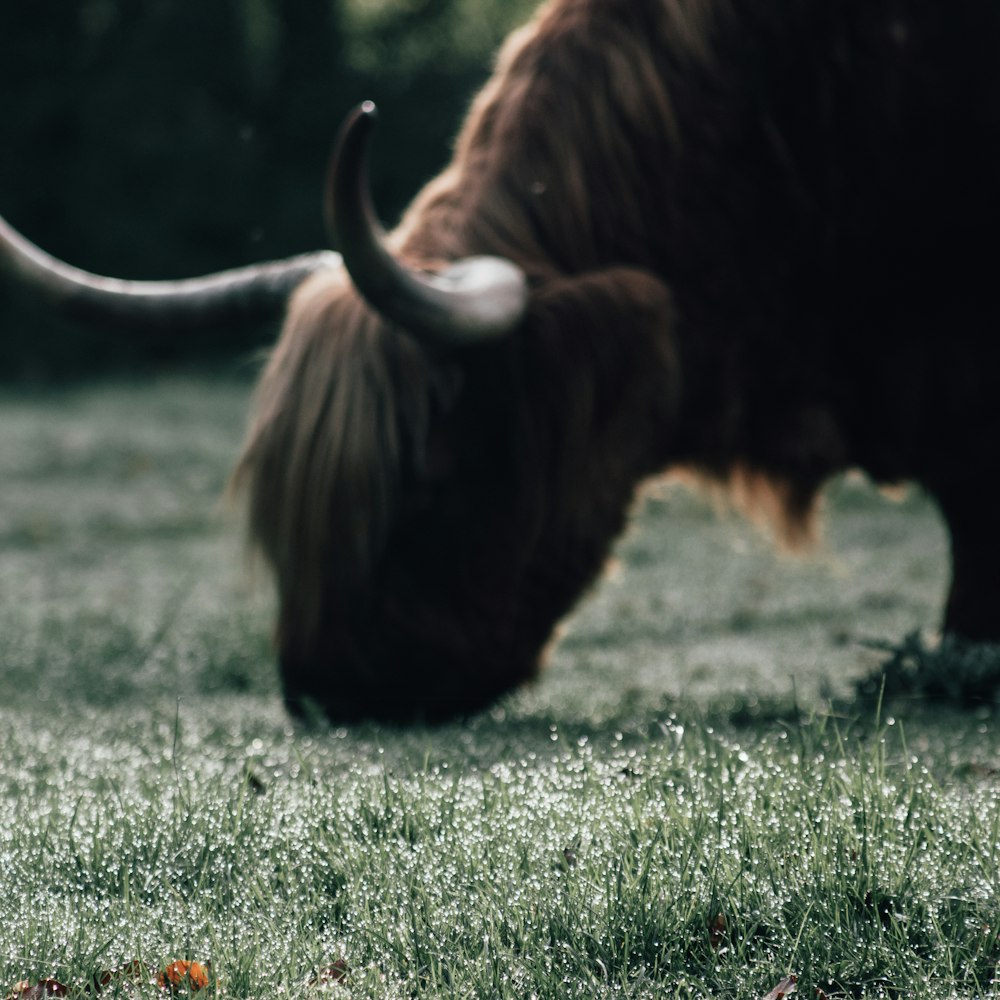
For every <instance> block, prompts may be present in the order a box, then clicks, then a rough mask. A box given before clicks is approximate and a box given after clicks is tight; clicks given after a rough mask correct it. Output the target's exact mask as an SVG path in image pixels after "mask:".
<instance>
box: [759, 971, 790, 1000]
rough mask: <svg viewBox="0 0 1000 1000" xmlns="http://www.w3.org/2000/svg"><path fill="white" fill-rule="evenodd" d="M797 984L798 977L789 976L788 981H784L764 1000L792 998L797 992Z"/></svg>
mask: <svg viewBox="0 0 1000 1000" xmlns="http://www.w3.org/2000/svg"><path fill="white" fill-rule="evenodd" d="M797 982H798V977H797V976H789V977H788V978H787V979H782V980H781V982H780V983H778V985H777V986H775V987H774V989H773V990H771V992H770V993H768V994H767V995H766V996H765V997H763V1000H781V998H782V997H789V996H791V995H792V994H793V993H794V992H795V984H796V983H797Z"/></svg>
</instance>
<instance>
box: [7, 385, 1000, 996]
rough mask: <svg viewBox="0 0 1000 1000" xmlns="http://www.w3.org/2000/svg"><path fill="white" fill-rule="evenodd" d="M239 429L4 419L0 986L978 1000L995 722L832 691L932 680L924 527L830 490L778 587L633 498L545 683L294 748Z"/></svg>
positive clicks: (140, 416) (963, 711) (238, 395)
mask: <svg viewBox="0 0 1000 1000" xmlns="http://www.w3.org/2000/svg"><path fill="white" fill-rule="evenodd" d="M248 395H249V386H248V385H246V384H243V383H241V382H237V381H225V380H213V379H204V380H198V379H187V380H165V381H158V382H151V383H148V384H144V385H141V386H136V385H115V384H107V385H101V386H97V387H94V388H92V389H86V388H83V389H76V390H72V391H67V392H66V393H65V394H60V393H50V394H47V395H46V396H45V397H44V398H32V397H30V396H28V395H26V394H8V395H7V396H5V397H0V427H4V428H6V429H7V431H9V433H8V434H7V435H6V436H5V438H4V440H3V441H0V517H2V523H0V538H2V539H5V542H4V544H3V546H2V547H0V796H2V801H3V805H4V815H5V821H4V823H3V824H0V886H2V889H3V891H2V893H0V990H4V991H5V990H6V989H7V988H8V987H9V986H12V985H13V984H14V983H16V982H19V981H22V980H25V979H27V980H28V981H29V982H37V981H38V980H41V979H44V978H50V977H51V978H53V979H56V980H58V981H60V982H62V983H64V984H66V985H68V986H70V987H72V988H73V989H76V990H77V991H79V992H80V995H83V993H82V991H83V988H84V986H85V984H87V983H90V982H92V980H93V977H94V975H95V974H100V973H101V972H102V971H105V970H117V969H121V968H122V967H123V966H126V965H128V964H130V963H131V962H132V961H133V960H136V959H138V960H140V961H141V962H142V963H143V964H144V966H145V967H147V968H148V969H150V970H156V969H163V968H164V967H166V965H167V963H169V962H172V961H174V960H180V959H183V960H194V961H198V962H207V961H211V972H212V975H211V983H210V985H209V986H208V987H206V989H207V990H209V991H210V992H214V993H216V994H218V995H221V996H231V997H240V998H242V997H246V998H258V997H264V996H272V995H287V996H291V997H319V996H357V997H369V996H378V997H463V998H464V997H477V998H478V997H483V998H487V997H488V998H505V997H510V998H515V997H516V998H519V1000H520V998H525V997H531V996H536V997H553V998H564V997H565V998H573V997H587V998H593V997H598V998H604V997H607V998H611V997H627V998H654V997H655V998H662V997H671V996H678V997H750V998H753V997H763V996H764V995H765V994H767V992H768V991H769V990H771V989H772V988H773V987H774V986H775V985H776V984H778V983H779V982H780V981H781V980H782V979H783V978H784V977H785V976H787V975H788V974H790V973H794V974H796V975H797V976H798V985H799V993H800V994H801V995H804V996H808V995H816V994H815V992H814V991H815V990H816V989H820V990H822V991H823V993H824V994H825V995H826V996H828V997H834V996H841V997H847V996H850V997H896V996H920V997H942V998H944V997H951V996H956V997H958V996H961V997H970V996H983V997H985V996H991V995H994V992H995V991H994V988H993V986H992V980H993V978H994V976H995V973H996V965H997V961H998V960H1000V945H998V936H1000V923H998V913H1000V893H998V884H997V883H998V876H997V851H998V850H1000V810H998V806H997V803H998V795H1000V792H998V783H1000V779H998V773H1000V771H998V745H1000V738H998V731H997V730H998V727H997V720H996V715H995V710H994V707H993V705H992V703H991V702H989V701H986V702H981V703H979V704H978V705H977V706H976V707H974V708H971V709H970V708H966V707H962V706H961V705H958V706H956V705H953V704H947V703H944V702H943V701H942V700H941V699H940V698H939V697H938V694H939V692H937V691H932V690H931V689H930V688H928V687H927V686H926V685H925V686H924V687H923V688H921V689H920V690H913V689H912V688H911V689H907V690H905V691H902V690H901V691H899V692H898V697H897V691H896V689H894V688H892V687H891V686H890V684H889V682H888V681H887V682H886V685H885V688H884V689H882V688H881V687H880V689H879V692H877V693H876V694H875V695H874V696H873V697H871V698H870V699H869V698H858V697H856V693H855V692H856V686H857V684H858V683H859V682H862V680H863V678H865V677H867V676H868V675H869V673H870V672H871V670H872V669H873V668H875V667H877V666H878V665H879V663H881V662H884V660H885V659H886V652H885V649H884V648H883V646H885V645H886V644H888V645H889V646H891V647H892V648H893V649H902V650H907V651H908V653H907V655H911V654H912V655H913V656H916V655H917V652H915V650H917V646H916V645H914V644H913V642H911V640H908V639H907V638H906V637H907V636H908V635H909V634H910V633H913V632H914V631H915V630H918V629H924V630H925V638H924V639H922V640H921V642H922V643H924V645H923V646H921V647H920V648H921V649H924V648H925V647H926V648H929V649H933V648H934V646H933V643H932V642H931V640H929V639H927V638H926V630H928V629H931V628H932V627H933V624H934V622H935V621H936V618H937V615H938V613H939V607H940V603H941V600H942V596H943V589H944V582H945V571H946V566H945V554H946V553H945V545H944V534H943V531H942V529H941V525H940V522H939V521H938V519H937V517H936V515H935V513H934V511H933V510H932V509H931V507H930V506H929V505H928V504H927V503H926V502H925V501H924V500H923V499H922V498H920V496H919V495H911V496H909V497H908V498H907V499H905V500H904V501H903V502H902V503H895V504H893V503H889V502H887V501H886V500H885V499H884V498H882V497H880V496H879V495H878V494H877V493H875V492H874V491H872V490H870V489H869V488H867V487H865V486H863V485H862V484H859V483H856V482H853V481H845V482H843V483H839V484H837V485H836V487H835V489H834V490H833V491H832V494H831V497H830V503H829V508H830V509H829V515H828V528H827V533H826V541H825V543H824V545H823V546H822V547H821V548H820V549H819V550H818V551H817V552H815V553H813V554H811V555H808V556H807V557H805V558H804V559H798V560H792V559H789V558H787V557H784V556H781V555H778V554H776V553H775V552H774V551H773V550H772V549H771V548H770V547H769V545H768V544H767V543H766V541H765V540H764V539H762V538H761V537H760V536H759V535H758V534H756V533H755V532H754V530H753V529H750V528H748V527H747V526H746V525H744V524H742V523H740V522H739V521H736V520H734V519H731V518H728V517H725V516H720V515H719V514H718V513H717V512H714V511H713V510H712V509H711V507H710V506H708V505H706V504H705V503H704V502H702V501H701V500H698V499H696V498H693V497H691V496H690V495H688V494H686V493H682V492H677V491H675V490H673V489H668V490H657V491H655V492H654V493H653V494H652V495H651V496H650V497H649V498H648V499H647V500H646V501H645V503H644V505H643V506H642V508H641V509H640V510H639V511H638V512H637V515H636V519H635V524H634V525H633V527H632V529H631V530H630V532H629V534H628V535H627V537H626V538H625V539H623V541H622V544H621V546H620V547H619V552H618V558H619V560H620V562H621V564H622V567H621V570H620V572H617V573H615V574H614V575H613V576H612V577H611V578H609V579H608V580H607V581H605V582H604V583H603V585H602V586H601V587H600V588H599V589H598V590H597V591H596V592H595V593H594V594H593V595H592V596H591V597H590V598H589V599H588V601H587V602H586V603H585V604H584V606H583V607H582V608H581V609H580V611H579V612H578V613H577V614H576V615H575V616H574V617H573V619H572V620H571V621H570V622H569V623H568V635H567V637H566V639H565V641H564V642H563V643H562V645H561V646H559V647H558V648H557V650H556V652H555V654H554V656H553V660H552V663H551V664H550V666H549V667H548V669H547V670H546V672H545V673H544V674H543V676H542V678H541V679H540V680H539V682H538V683H537V684H535V685H533V686H532V687H530V688H527V689H525V690H523V691H520V692H517V693H515V694H513V695H511V696H509V697H507V698H505V699H504V700H502V701H501V702H500V703H499V704H498V705H497V706H495V707H494V708H493V709H492V710H491V711H488V712H485V713H483V714H482V715H481V716H479V717H477V718H475V719H472V720H470V721H468V722H467V723H464V724H455V725H448V726H442V727H439V728H435V729H426V728H421V727H413V728H409V729H402V730H396V729H390V728H380V727H376V726H372V725H359V726H355V727H350V728H336V729H328V728H322V727H321V728H319V729H316V730H301V729H297V728H295V727H294V726H293V725H292V724H291V723H290V721H289V719H288V717H287V716H286V715H285V713H284V711H283V709H282V706H281V703H280V697H279V693H278V684H277V677H276V674H275V668H274V665H273V663H272V660H271V655H270V650H269V634H270V629H271V625H272V617H273V607H272V598H271V596H270V594H269V593H268V591H267V588H266V586H265V587H261V588H254V587H251V586H249V585H248V583H247V577H246V572H245V563H244V560H243V554H242V547H241V539H240V532H239V528H238V526H237V525H236V524H235V523H234V522H233V521H232V520H231V519H230V518H228V517H227V516H225V514H224V513H221V512H220V507H219V505H218V503H217V500H218V492H219V491H220V490H221V488H222V485H223V484H224V483H225V480H226V476H227V474H228V466H229V464H230V463H231V461H232V459H233V457H234V456H235V453H236V450H237V448H238V444H239V440H240V437H241V434H242V429H241V428H242V417H243V413H244V411H245V408H246V405H247V399H248ZM78 440H85V441H87V442H88V444H87V446H86V449H85V452H86V454H87V455H90V456H91V458H90V459H87V460H86V461H85V460H83V459H82V458H81V459H79V460H78V459H74V460H73V461H72V462H69V461H52V460H50V459H45V460H44V461H43V460H42V459H40V458H39V456H38V455H37V454H35V453H34V451H33V445H32V442H37V441H43V442H48V445H47V447H49V449H50V451H49V454H50V456H51V455H52V454H56V455H58V454H61V453H63V452H65V450H66V449H71V448H72V447H75V445H73V442H74V441H78ZM67 442H68V443H67ZM102 448H106V449H107V455H106V456H105V457H103V458H102V457H101V454H100V452H101V451H102ZM134 454H142V455H143V456H144V460H143V463H142V468H136V467H134V466H131V465H130V464H129V463H128V462H122V461H120V460H119V458H115V457H114V456H119V457H120V456H126V455H134ZM107 456H111V457H110V458H109V457H107ZM38 512H44V516H45V517H46V518H47V519H48V523H49V524H50V528H49V529H48V531H49V533H48V534H47V535H45V534H44V533H43V537H41V538H39V539H37V540H36V541H35V542H32V543H30V544H29V543H27V542H21V543H19V542H18V537H19V536H18V530H20V529H18V528H17V525H19V524H20V525H23V524H25V523H30V519H31V518H32V517H33V516H36V515H37V513H38ZM144 516H145V517H146V519H145V520H144ZM171 518H180V520H179V521H178V520H175V521H171ZM171 524H176V525H178V528H177V530H176V531H174V530H169V526H170V525H171ZM908 643H910V644H909V645H908ZM880 644H881V645H880ZM945 672H947V671H945ZM149 979H155V976H153V975H150V976H146V978H145V979H144V980H143V981H142V982H140V983H139V984H138V985H137V986H128V987H126V986H125V985H124V983H123V982H117V985H113V986H112V987H111V989H112V990H113V991H114V990H117V991H118V993H119V994H120V995H125V994H126V993H129V995H134V994H135V993H139V994H146V993H148V994H149V995H160V996H162V993H160V992H159V988H158V987H157V986H156V985H155V984H154V985H149V984H148V980H149Z"/></svg>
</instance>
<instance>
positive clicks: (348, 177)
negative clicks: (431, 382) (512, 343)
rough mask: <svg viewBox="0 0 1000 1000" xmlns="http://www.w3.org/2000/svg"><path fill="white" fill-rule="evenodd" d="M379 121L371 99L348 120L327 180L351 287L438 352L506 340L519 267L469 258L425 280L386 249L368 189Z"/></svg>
mask: <svg viewBox="0 0 1000 1000" xmlns="http://www.w3.org/2000/svg"><path fill="white" fill-rule="evenodd" d="M376 117H377V114H376V110H375V105H374V104H372V103H371V102H370V101H369V102H366V103H364V104H362V105H361V106H360V107H358V108H357V109H356V110H355V111H354V113H353V114H352V115H351V116H350V117H349V118H348V119H347V121H346V122H345V124H344V126H343V128H342V130H341V133H340V137H339V139H338V141H337V145H336V148H335V152H334V156H333V159H332V161H331V166H330V172H329V175H328V177H327V190H326V201H325V211H326V219H327V225H328V227H329V229H330V231H331V232H332V233H333V234H334V237H335V239H336V243H337V246H338V248H339V249H340V251H341V253H342V254H343V257H344V266H345V267H346V268H347V271H348V273H349V274H350V276H351V280H352V281H353V282H354V285H355V287H356V288H357V290H358V291H359V292H360V293H361V295H363V296H364V298H365V299H366V300H367V301H368V303H369V305H371V306H372V308H374V309H375V310H376V311H378V312H379V313H381V314H382V315H383V316H385V317H386V318H387V319H389V320H391V321H392V322H394V323H396V324H398V325H399V326H401V327H403V328H404V329H406V330H407V331H409V332H410V333H412V334H413V335H414V336H416V337H417V338H419V339H421V340H424V341H426V342H428V343H432V344H435V345H437V346H453V345H460V344H468V343H471V342H475V341H481V340H489V339H493V338H498V337H503V336H505V335H507V334H509V333H510V332H511V331H512V330H514V328H515V327H516V326H517V325H518V323H520V321H521V318H522V317H523V315H524V310H525V308H526V306H527V301H528V286H527V281H526V279H525V276H524V272H523V271H522V270H521V269H520V268H519V267H518V266H517V265H516V264H513V263H512V262H511V261H509V260H505V259H504V258H502V257H467V258H465V259H463V260H459V261H456V262H455V263H453V264H451V265H450V266H449V267H448V268H446V269H445V270H444V271H442V272H441V273H440V274H430V273H427V272H424V271H417V270H414V269H412V268H409V267H406V266H405V265H403V264H402V263H400V262H399V261H397V260H396V259H395V258H394V257H393V255H392V254H391V253H390V251H389V250H388V248H387V247H386V244H385V232H384V230H383V229H382V226H381V225H380V223H379V221H378V218H377V217H376V215H375V211H374V209H373V207H372V201H371V193H370V191H369V187H368V151H369V148H370V145H371V137H372V133H373V130H374V126H375V121H376Z"/></svg>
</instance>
